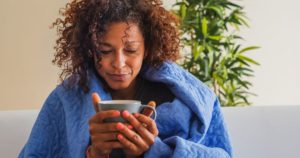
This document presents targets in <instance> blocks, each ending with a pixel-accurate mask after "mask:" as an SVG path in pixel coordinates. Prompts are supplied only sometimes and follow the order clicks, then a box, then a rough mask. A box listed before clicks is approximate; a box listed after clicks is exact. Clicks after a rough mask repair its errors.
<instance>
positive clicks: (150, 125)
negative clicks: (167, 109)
mask: <svg viewBox="0 0 300 158" xmlns="http://www.w3.org/2000/svg"><path fill="white" fill-rule="evenodd" d="M134 117H135V118H136V119H137V120H138V121H139V122H141V123H142V125H143V126H144V127H145V128H147V129H148V130H149V132H151V133H152V134H153V135H154V136H157V135H158V129H157V126H156V123H155V121H154V120H153V119H151V118H149V117H147V116H145V115H143V114H138V113H135V114H134Z"/></svg>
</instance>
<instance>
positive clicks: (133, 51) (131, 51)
mask: <svg viewBox="0 0 300 158" xmlns="http://www.w3.org/2000/svg"><path fill="white" fill-rule="evenodd" d="M125 51H126V52H128V53H130V54H133V53H135V52H136V50H131V49H129V50H125Z"/></svg>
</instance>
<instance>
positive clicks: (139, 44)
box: [95, 22, 145, 90]
mask: <svg viewBox="0 0 300 158" xmlns="http://www.w3.org/2000/svg"><path fill="white" fill-rule="evenodd" d="M96 45H97V49H98V51H100V52H101V60H100V61H99V62H98V61H97V58H96V56H95V63H96V62H98V63H96V69H97V71H98V73H99V75H100V76H101V77H102V78H103V79H104V80H105V81H106V83H107V84H108V85H109V86H110V88H112V89H113V90H124V89H126V88H128V87H129V86H130V85H133V84H132V83H134V82H135V79H136V76H137V75H138V73H139V71H140V69H141V66H142V63H143V58H144V53H145V47H144V38H143V35H142V33H141V31H140V29H139V27H138V25H136V24H134V23H125V22H119V23H112V24H110V25H109V26H108V28H107V31H106V32H105V34H104V35H103V36H102V37H101V38H100V40H99V42H97V44H96ZM97 64H98V66H97Z"/></svg>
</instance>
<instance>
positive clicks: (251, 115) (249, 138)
mask: <svg viewBox="0 0 300 158" xmlns="http://www.w3.org/2000/svg"><path fill="white" fill-rule="evenodd" d="M38 112H39V110H17V111H0V126H1V130H0V154H1V156H0V157H3V158H15V157H17V155H18V153H19V152H20V150H21V148H22V146H23V145H24V143H25V142H26V140H27V138H28V135H29V133H30V130H31V128H32V125H33V123H34V120H35V119H36V117H37V114H38ZM223 112H224V116H225V119H226V122H227V125H228V129H229V132H230V136H231V140H232V144H233V148H234V155H235V158H300V151H298V150H299V149H298V148H299V146H300V106H251V107H233V108H223Z"/></svg>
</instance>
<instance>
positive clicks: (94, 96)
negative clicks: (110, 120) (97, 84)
mask: <svg viewBox="0 0 300 158" xmlns="http://www.w3.org/2000/svg"><path fill="white" fill-rule="evenodd" d="M92 100H93V105H94V109H95V111H96V112H99V107H98V103H100V101H101V98H100V96H99V95H98V93H97V92H94V93H92Z"/></svg>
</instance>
